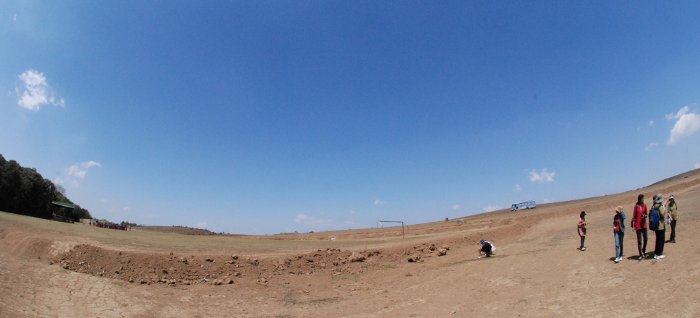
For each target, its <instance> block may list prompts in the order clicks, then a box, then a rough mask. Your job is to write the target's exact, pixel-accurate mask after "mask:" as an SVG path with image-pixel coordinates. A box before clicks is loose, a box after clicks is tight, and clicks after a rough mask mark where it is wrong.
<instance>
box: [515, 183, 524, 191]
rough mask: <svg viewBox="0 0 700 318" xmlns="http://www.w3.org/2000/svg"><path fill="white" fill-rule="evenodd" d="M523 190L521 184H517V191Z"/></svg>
mask: <svg viewBox="0 0 700 318" xmlns="http://www.w3.org/2000/svg"><path fill="white" fill-rule="evenodd" d="M522 190H523V187H521V186H520V184H515V192H520V191H522Z"/></svg>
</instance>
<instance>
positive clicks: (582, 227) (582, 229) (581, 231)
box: [578, 211, 588, 251]
mask: <svg viewBox="0 0 700 318" xmlns="http://www.w3.org/2000/svg"><path fill="white" fill-rule="evenodd" d="M586 225H588V222H586V211H581V214H579V216H578V236H579V237H580V238H581V246H579V247H578V249H579V251H585V250H586V246H585V243H586Z"/></svg>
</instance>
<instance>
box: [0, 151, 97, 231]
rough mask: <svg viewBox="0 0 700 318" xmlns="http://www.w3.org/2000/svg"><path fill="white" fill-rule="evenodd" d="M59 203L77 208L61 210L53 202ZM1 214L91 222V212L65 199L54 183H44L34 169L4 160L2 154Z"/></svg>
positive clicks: (0, 156) (0, 170)
mask: <svg viewBox="0 0 700 318" xmlns="http://www.w3.org/2000/svg"><path fill="white" fill-rule="evenodd" d="M53 201H59V202H65V203H70V204H73V205H74V206H75V208H74V209H73V210H70V209H66V208H60V207H57V206H55V205H52V204H51V202H53ZM0 211H5V212H10V213H17V214H22V215H29V216H34V217H39V218H44V219H51V218H53V217H54V214H55V215H56V216H57V217H58V218H62V219H70V220H73V221H78V220H79V219H80V218H88V219H90V218H92V216H90V212H89V211H88V210H86V209H83V208H81V207H80V206H79V205H77V204H74V203H73V202H72V201H71V200H69V199H68V198H67V197H66V196H65V190H63V187H61V186H60V185H58V186H56V185H55V184H54V183H53V182H51V180H48V179H44V177H43V176H41V174H40V173H39V172H37V171H36V169H34V168H25V167H22V166H21V165H20V164H19V163H17V161H14V160H9V161H7V160H5V157H3V156H2V154H0Z"/></svg>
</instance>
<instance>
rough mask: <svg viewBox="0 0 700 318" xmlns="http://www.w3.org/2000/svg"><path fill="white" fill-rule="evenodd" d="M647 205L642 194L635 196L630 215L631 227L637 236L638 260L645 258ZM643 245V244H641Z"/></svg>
mask: <svg viewBox="0 0 700 318" xmlns="http://www.w3.org/2000/svg"><path fill="white" fill-rule="evenodd" d="M648 226H649V224H648V223H647V205H646V203H644V194H640V195H638V196H637V204H635V206H634V212H633V213H632V227H633V228H634V231H635V233H636V234H637V250H639V258H638V259H639V260H642V259H645V258H646V257H647V252H646V251H647V239H648V237H647V227H648ZM642 243H643V244H642Z"/></svg>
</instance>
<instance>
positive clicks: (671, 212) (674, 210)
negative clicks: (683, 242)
mask: <svg viewBox="0 0 700 318" xmlns="http://www.w3.org/2000/svg"><path fill="white" fill-rule="evenodd" d="M667 206H668V219H669V221H670V224H671V237H669V238H668V242H670V243H676V221H678V204H676V199H675V198H674V197H673V194H671V196H670V197H669V198H668V204H667Z"/></svg>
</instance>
